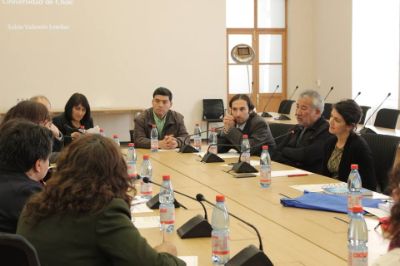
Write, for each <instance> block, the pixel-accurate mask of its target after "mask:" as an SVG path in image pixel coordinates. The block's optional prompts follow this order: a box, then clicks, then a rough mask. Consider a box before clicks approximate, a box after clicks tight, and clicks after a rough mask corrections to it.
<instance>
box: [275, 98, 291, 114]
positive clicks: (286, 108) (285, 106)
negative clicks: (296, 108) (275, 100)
mask: <svg viewBox="0 0 400 266" xmlns="http://www.w3.org/2000/svg"><path fill="white" fill-rule="evenodd" d="M293 103H294V100H282V101H281V103H280V104H279V108H278V113H280V114H285V115H288V114H290V110H291V109H292V105H293Z"/></svg>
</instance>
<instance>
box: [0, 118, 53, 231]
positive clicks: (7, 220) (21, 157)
mask: <svg viewBox="0 0 400 266" xmlns="http://www.w3.org/2000/svg"><path fill="white" fill-rule="evenodd" d="M51 136H52V133H51V132H50V130H49V129H47V128H45V127H43V126H40V125H37V124H34V123H32V122H28V121H26V120H19V119H14V120H10V121H8V122H6V123H4V124H2V126H1V128H0V232H7V233H15V232H16V229H17V222H18V218H19V215H20V213H21V211H22V208H23V207H24V205H25V202H26V201H27V200H28V198H29V197H30V196H31V195H32V194H33V193H35V192H38V191H41V190H42V187H43V186H42V184H41V183H40V181H41V180H42V179H43V177H45V175H46V173H47V170H48V169H49V156H50V152H51V145H52V139H51Z"/></svg>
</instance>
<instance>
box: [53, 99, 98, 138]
mask: <svg viewBox="0 0 400 266" xmlns="http://www.w3.org/2000/svg"><path fill="white" fill-rule="evenodd" d="M53 123H54V125H56V126H57V127H58V128H59V129H60V130H61V132H62V133H63V135H64V137H65V140H64V144H65V145H68V144H69V143H71V141H72V140H74V139H77V138H79V137H80V136H81V133H80V131H79V130H80V129H84V130H86V129H89V128H92V127H93V119H92V117H91V113H90V105H89V101H88V100H87V98H86V96H85V95H83V94H80V93H74V94H72V96H71V97H70V98H69V100H68V101H67V103H66V104H65V108H64V112H63V113H62V114H60V115H59V116H56V117H54V119H53Z"/></svg>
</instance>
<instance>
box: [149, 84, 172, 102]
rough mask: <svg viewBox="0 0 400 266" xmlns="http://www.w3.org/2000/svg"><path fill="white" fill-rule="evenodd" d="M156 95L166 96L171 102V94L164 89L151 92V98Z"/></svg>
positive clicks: (160, 88)
mask: <svg viewBox="0 0 400 266" xmlns="http://www.w3.org/2000/svg"><path fill="white" fill-rule="evenodd" d="M156 95H162V96H168V98H169V100H170V101H171V102H172V92H171V91H170V90H169V89H167V88H164V87H158V88H157V89H156V90H155V91H154V92H153V98H154V97H155V96H156Z"/></svg>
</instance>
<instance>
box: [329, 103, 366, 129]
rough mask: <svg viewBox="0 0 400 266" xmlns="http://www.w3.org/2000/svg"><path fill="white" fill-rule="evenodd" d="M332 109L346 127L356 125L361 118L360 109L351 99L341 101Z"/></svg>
mask: <svg viewBox="0 0 400 266" xmlns="http://www.w3.org/2000/svg"><path fill="white" fill-rule="evenodd" d="M333 108H334V109H335V110H336V111H337V112H338V113H339V114H340V115H341V116H342V117H343V119H344V121H345V123H346V125H354V126H355V125H357V124H358V122H360V119H361V116H362V110H361V107H360V106H359V105H358V104H357V103H356V102H355V101H354V100H352V99H347V100H342V101H340V102H337V103H335V104H334V105H333Z"/></svg>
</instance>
